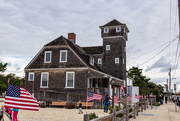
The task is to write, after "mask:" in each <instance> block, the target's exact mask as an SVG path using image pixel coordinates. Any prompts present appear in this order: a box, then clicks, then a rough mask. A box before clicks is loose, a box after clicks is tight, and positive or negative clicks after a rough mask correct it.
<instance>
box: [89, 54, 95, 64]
mask: <svg viewBox="0 0 180 121" xmlns="http://www.w3.org/2000/svg"><path fill="white" fill-rule="evenodd" d="M89 62H90V64H91V65H94V57H92V56H90V60H89Z"/></svg>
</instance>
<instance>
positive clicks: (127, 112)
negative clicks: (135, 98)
mask: <svg viewBox="0 0 180 121" xmlns="http://www.w3.org/2000/svg"><path fill="white" fill-rule="evenodd" d="M126 121H129V106H128V105H127V107H126Z"/></svg>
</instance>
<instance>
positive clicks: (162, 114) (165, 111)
mask: <svg viewBox="0 0 180 121" xmlns="http://www.w3.org/2000/svg"><path fill="white" fill-rule="evenodd" d="M130 121H180V108H179V107H177V112H175V104H174V103H168V104H164V105H161V106H159V107H158V108H157V109H152V110H151V109H147V110H144V111H143V113H140V115H139V116H138V117H136V119H130Z"/></svg>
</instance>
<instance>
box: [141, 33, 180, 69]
mask: <svg viewBox="0 0 180 121" xmlns="http://www.w3.org/2000/svg"><path fill="white" fill-rule="evenodd" d="M178 37H179V35H178V36H177V37H176V38H174V39H173V40H172V41H171V42H170V43H169V44H168V45H167V46H166V47H165V48H163V49H162V50H161V51H160V52H158V53H157V54H156V55H154V56H153V57H151V58H150V59H148V60H147V61H145V62H144V63H142V64H140V65H139V66H138V67H140V66H142V65H144V64H145V63H147V62H149V61H150V60H152V59H153V58H155V57H156V56H157V55H159V54H160V53H161V52H163V51H164V50H165V49H166V48H167V47H169V45H171V44H172V42H174V41H175V40H176V39H177V38H178Z"/></svg>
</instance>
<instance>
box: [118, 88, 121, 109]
mask: <svg viewBox="0 0 180 121" xmlns="http://www.w3.org/2000/svg"><path fill="white" fill-rule="evenodd" d="M120 101H121V87H119V107H118V108H119V109H120V108H121V102H120Z"/></svg>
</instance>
